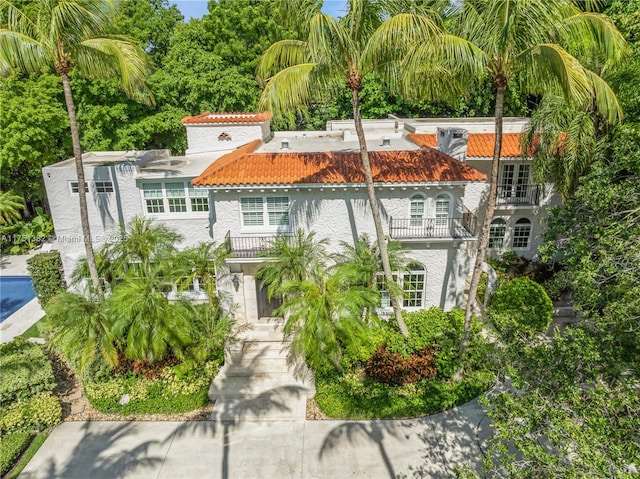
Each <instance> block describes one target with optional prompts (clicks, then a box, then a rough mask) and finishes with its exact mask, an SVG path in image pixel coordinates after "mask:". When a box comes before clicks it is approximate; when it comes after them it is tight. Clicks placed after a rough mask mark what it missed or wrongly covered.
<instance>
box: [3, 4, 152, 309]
mask: <svg viewBox="0 0 640 479" xmlns="http://www.w3.org/2000/svg"><path fill="white" fill-rule="evenodd" d="M0 14H1V15H3V16H5V17H6V19H7V21H6V24H4V25H3V28H2V29H0V73H1V74H2V75H3V76H7V75H9V74H11V73H13V72H16V71H17V72H26V73H37V72H42V71H46V70H47V69H49V68H51V67H53V68H54V70H55V71H56V73H57V74H58V75H59V76H60V78H61V79H62V86H63V90H64V97H65V103H66V106H67V113H68V115H69V126H70V129H71V142H72V145H73V154H74V158H75V163H76V173H77V175H78V185H79V188H78V190H79V194H78V197H79V199H80V220H81V223H82V234H83V236H84V245H85V250H86V255H87V263H88V265H89V271H90V273H91V282H92V284H93V287H94V289H95V291H96V292H97V293H98V295H99V296H101V295H102V286H101V284H100V279H99V277H98V271H97V269H96V265H95V261H94V257H93V245H92V242H91V231H90V228H89V216H88V211H87V198H86V193H85V190H84V185H85V179H84V169H83V164H82V148H81V145H80V134H79V131H78V123H77V120H76V111H75V104H74V101H73V94H72V91H71V80H70V77H69V74H70V73H71V71H72V70H73V69H74V68H77V69H78V70H79V71H80V72H81V73H82V74H83V75H86V76H91V77H109V76H114V75H118V76H120V77H121V79H122V86H123V88H124V90H125V91H126V92H127V93H129V94H131V95H132V96H134V97H135V98H137V99H139V100H141V101H152V96H151V94H150V93H149V91H148V89H147V88H146V85H145V78H146V75H147V72H148V66H149V63H148V60H147V57H146V54H145V53H144V52H143V51H142V50H141V49H140V48H139V47H137V46H135V45H134V44H133V43H132V42H131V41H130V40H129V39H128V38H127V37H123V36H115V35H105V34H104V32H105V31H106V29H107V27H108V26H109V24H110V22H111V20H112V19H113V18H114V14H115V3H114V2H113V1H111V0H102V1H99V0H92V1H84V2H79V1H71V0H68V1H62V0H39V1H37V2H35V4H34V5H33V10H29V11H28V12H27V13H25V12H23V11H21V10H20V9H18V8H17V7H15V6H14V5H13V4H11V3H10V2H8V1H7V0H1V1H0Z"/></svg>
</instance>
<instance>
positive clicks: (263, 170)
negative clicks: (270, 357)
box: [43, 112, 559, 320]
mask: <svg viewBox="0 0 640 479" xmlns="http://www.w3.org/2000/svg"><path fill="white" fill-rule="evenodd" d="M270 118H271V115H270V114H269V113H268V112H265V113H209V112H207V113H203V114H201V115H198V116H193V117H187V118H184V119H183V120H182V123H183V124H184V125H185V127H186V130H187V140H188V149H187V151H186V153H185V155H184V156H172V155H171V153H170V152H169V151H168V150H149V151H111V152H91V153H86V154H84V157H83V158H84V163H85V176H86V178H87V192H88V200H89V215H90V222H91V231H92V235H93V241H94V245H95V246H96V247H99V246H100V245H101V244H103V243H105V242H109V241H113V240H117V235H118V228H119V225H120V224H122V223H127V222H129V221H130V220H131V219H132V218H133V217H135V216H145V217H149V218H153V219H154V220H156V221H157V222H162V223H164V224H166V225H167V226H169V227H171V228H172V229H174V230H175V231H177V232H178V233H180V234H182V235H183V236H184V238H185V239H184V246H189V245H195V244H198V243H200V242H207V241H213V242H216V243H217V244H225V245H226V247H227V249H228V251H229V253H230V254H229V258H228V259H227V262H226V271H225V272H224V273H225V274H220V277H219V288H221V289H222V290H223V291H224V292H225V293H226V295H227V296H228V297H229V298H230V301H232V303H233V304H235V308H236V309H235V310H236V317H237V319H239V320H242V319H246V318H249V317H262V316H269V315H271V312H272V309H273V307H274V306H273V304H271V303H270V302H269V301H268V300H267V297H266V293H265V291H264V289H263V288H262V287H261V285H260V283H259V282H258V281H256V279H255V278H254V275H255V272H256V270H257V268H258V266H259V264H260V263H261V262H262V261H264V259H265V258H264V251H265V249H266V247H268V245H269V244H270V243H271V241H272V240H273V238H275V237H276V236H277V235H290V234H292V233H293V232H295V231H296V230H298V229H302V230H304V231H305V232H315V234H316V237H317V238H326V239H327V240H328V241H329V247H330V249H331V250H333V251H338V250H339V249H340V244H341V242H351V243H352V242H353V241H354V240H355V239H356V238H358V237H359V236H361V235H363V234H368V236H369V237H370V238H372V239H374V238H375V231H374V227H373V221H372V218H371V212H370V209H369V206H368V199H367V193H366V189H365V184H364V174H363V172H362V169H361V166H360V155H359V149H358V142H357V137H356V134H355V128H354V125H353V121H330V122H328V123H327V127H326V130H325V131H287V132H276V133H273V132H271V129H270ZM525 126H526V119H524V118H507V119H505V128H504V131H505V134H504V140H503V148H502V152H503V153H502V158H501V170H500V178H499V181H500V183H499V187H498V208H497V210H496V213H495V217H494V219H493V224H492V227H491V234H490V239H489V246H490V249H491V254H496V255H497V254H500V253H501V252H502V251H504V250H507V249H513V250H515V251H516V252H517V253H518V254H520V255H522V256H526V257H529V258H532V257H534V256H535V255H536V252H537V247H538V245H539V234H540V232H541V225H540V218H541V217H542V216H544V214H545V211H546V208H547V207H548V206H550V205H551V204H553V203H555V202H557V201H559V200H558V198H557V195H555V194H554V193H553V191H552V190H551V188H549V187H545V186H544V185H536V184H533V183H532V178H531V173H532V172H531V159H530V158H528V157H527V156H526V155H522V153H521V146H520V135H521V133H522V131H523V129H524V128H525ZM364 128H365V134H366V139H367V146H368V149H369V151H370V158H371V164H372V170H373V177H374V182H375V187H376V192H377V197H378V201H379V203H380V207H381V208H380V209H381V212H382V215H383V225H384V228H385V229H386V234H387V235H388V237H389V238H390V239H393V240H397V241H399V242H401V243H402V245H403V246H404V247H405V248H406V249H407V251H408V257H409V258H410V260H411V265H410V267H409V268H408V271H403V272H399V274H398V275H397V277H398V281H399V282H400V286H401V287H402V288H403V290H404V307H405V308H407V309H412V308H423V307H430V306H439V307H441V308H444V309H450V308H453V307H458V306H462V302H463V295H464V290H465V287H466V282H467V281H468V277H469V275H470V273H471V269H472V267H473V259H474V255H475V247H476V240H477V228H478V224H477V222H478V221H477V217H478V216H479V214H480V213H481V211H479V208H481V205H482V204H483V199H484V198H485V195H486V194H487V192H488V183H487V173H488V171H489V168H490V163H491V157H492V154H493V148H494V142H495V135H494V133H493V131H494V120H493V118H463V119H401V118H395V117H391V118H389V119H384V120H365V121H364ZM43 175H44V180H45V186H46V190H47V195H48V199H49V204H50V208H51V213H52V216H53V221H54V225H55V230H56V235H57V238H58V248H59V250H60V254H61V257H62V262H63V265H64V268H65V273H66V275H67V277H69V276H70V274H71V272H72V271H73V268H74V267H75V265H76V264H77V262H78V260H79V259H80V258H81V257H82V256H83V255H84V245H83V242H82V237H81V234H82V233H81V227H80V218H79V214H78V199H77V194H78V183H77V179H76V173H75V167H74V162H73V159H69V160H66V161H63V162H60V163H57V164H55V165H51V166H48V167H45V168H43ZM194 289H195V291H196V293H197V291H198V285H197V284H196V285H194ZM388 306H389V305H388V298H385V297H384V295H383V297H382V299H381V308H382V311H384V310H385V308H387V307H388Z"/></svg>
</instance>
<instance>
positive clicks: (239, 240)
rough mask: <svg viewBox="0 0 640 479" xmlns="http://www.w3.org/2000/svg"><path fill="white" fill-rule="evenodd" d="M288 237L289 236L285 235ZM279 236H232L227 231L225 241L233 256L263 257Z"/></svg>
mask: <svg viewBox="0 0 640 479" xmlns="http://www.w3.org/2000/svg"><path fill="white" fill-rule="evenodd" d="M285 237H287V238H288V236H285ZM276 238H277V236H231V232H230V231H227V234H226V236H225V238H224V242H225V245H226V248H227V253H228V254H229V256H231V257H233V258H263V257H266V256H268V251H269V249H270V248H271V246H273V243H274V241H275V240H276Z"/></svg>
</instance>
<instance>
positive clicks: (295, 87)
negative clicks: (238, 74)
mask: <svg viewBox="0 0 640 479" xmlns="http://www.w3.org/2000/svg"><path fill="white" fill-rule="evenodd" d="M285 3H286V4H287V6H288V8H289V10H288V11H289V12H290V14H291V15H292V17H293V18H294V20H296V21H297V22H298V25H308V35H307V39H306V40H304V41H301V40H281V41H279V42H276V43H274V44H273V45H271V46H270V47H269V48H268V49H267V50H266V51H265V52H264V54H263V55H262V58H261V59H260V64H259V66H258V74H257V77H258V80H259V81H260V82H261V83H263V84H264V85H265V88H264V91H263V93H262V96H261V99H260V104H261V106H262V107H263V108H265V109H269V110H272V111H274V113H275V114H276V115H287V114H290V112H291V111H293V110H294V109H296V108H299V107H301V106H304V105H307V104H308V103H309V102H310V101H312V100H314V99H317V98H318V97H319V96H322V95H324V96H326V95H330V94H332V93H335V92H336V91H338V90H339V89H340V88H343V87H344V86H345V85H346V87H347V88H348V89H349V91H350V92H351V98H352V104H353V119H354V123H355V128H356V133H357V136H358V142H359V146H360V157H361V160H362V167H363V170H364V176H365V181H366V186H367V195H368V198H369V204H370V206H371V213H372V216H373V223H374V226H375V231H376V238H377V242H378V248H379V249H380V257H381V259H382V269H383V271H384V277H385V281H386V283H387V285H392V284H393V274H392V270H391V265H390V262H389V253H388V248H387V243H386V239H385V235H384V232H383V229H382V219H381V216H380V208H379V205H378V201H377V198H376V193H375V189H374V183H373V177H372V174H371V164H370V162H369V153H368V150H367V144H366V139H365V134H364V129H363V126H362V118H361V116H360V97H359V92H360V88H361V86H362V79H363V78H364V76H365V75H367V74H368V73H372V72H375V71H377V70H380V69H383V70H386V71H391V70H392V68H391V67H390V66H389V65H394V62H389V61H388V60H389V58H390V57H389V58H383V59H379V58H374V57H373V56H372V55H371V49H372V47H373V46H374V44H373V43H372V42H371V36H372V35H373V34H374V32H375V31H376V29H377V28H378V27H379V26H380V25H381V23H382V21H383V20H384V19H385V18H386V17H387V16H388V14H389V9H388V8H389V6H390V5H391V3H389V4H388V5H387V2H381V1H377V0H349V1H348V9H347V14H346V15H345V16H344V17H343V18H341V19H340V20H336V19H335V18H333V17H331V16H329V15H325V14H323V13H322V12H321V11H320V9H319V8H318V6H317V5H316V4H315V3H314V2H308V1H306V0H289V1H287V2H285ZM421 22H422V24H423V25H426V26H427V27H428V28H425V30H426V31H428V34H427V35H426V36H423V39H425V38H430V37H431V36H434V35H438V34H440V29H439V28H438V27H437V26H436V24H435V23H434V22H433V21H432V20H431V19H429V18H427V17H422V20H421ZM387 37H388V38H390V39H392V38H393V37H394V34H392V33H389V34H388V35H387ZM383 50H384V51H386V52H387V53H388V52H389V51H390V50H392V49H381V50H379V51H383ZM394 72H396V73H397V70H394ZM391 303H392V305H393V309H394V312H395V317H396V321H397V322H398V326H399V328H400V330H401V331H402V333H403V334H404V335H405V336H407V335H408V334H409V333H408V330H407V327H406V325H405V324H404V321H403V319H402V314H401V309H400V308H401V305H402V298H401V297H400V295H397V294H393V295H392V297H391Z"/></svg>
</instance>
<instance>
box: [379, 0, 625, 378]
mask: <svg viewBox="0 0 640 479" xmlns="http://www.w3.org/2000/svg"><path fill="white" fill-rule="evenodd" d="M594 3H597V2H586V3H585V5H586V6H587V7H589V6H592V4H594ZM402 18H403V19H404V23H405V24H406V26H405V28H404V29H403V30H400V31H404V34H405V37H407V39H405V40H404V41H405V42H409V43H413V45H412V48H410V49H409V51H408V53H407V55H406V56H405V58H404V61H403V62H402V68H403V70H404V71H405V72H406V76H405V81H404V83H403V85H404V86H405V87H407V86H411V85H415V86H414V87H413V89H414V90H415V91H417V92H418V94H420V93H422V92H424V91H426V92H429V93H434V92H433V90H434V88H435V87H437V86H438V85H437V84H436V83H433V81H434V77H436V76H437V74H438V72H439V71H441V70H442V69H443V68H444V69H445V71H446V72H451V73H452V74H453V78H454V79H455V78H456V77H458V78H459V77H462V78H467V79H468V80H470V81H472V82H473V81H474V80H477V79H483V78H486V75H487V74H488V76H489V79H490V81H491V83H492V85H493V88H495V90H496V101H495V135H496V141H495V145H494V153H493V160H492V163H491V173H490V176H489V182H490V188H489V194H488V197H487V202H486V208H485V209H484V219H483V220H482V228H481V229H480V232H479V235H478V241H477V253H476V259H475V264H474V269H473V274H472V277H471V284H470V287H469V295H468V299H467V306H466V311H465V327H464V334H463V335H462V339H461V357H462V358H464V354H465V350H466V347H467V344H468V341H469V330H470V326H471V317H472V315H473V309H474V305H475V299H476V295H477V291H478V284H479V281H480V276H481V273H482V263H483V262H484V259H485V256H486V250H487V244H488V238H489V228H490V226H491V221H492V219H493V213H494V211H495V205H496V195H497V188H498V184H497V177H498V169H499V162H500V153H501V149H502V131H503V127H502V123H503V121H502V118H503V110H504V96H505V91H506V90H507V89H508V88H509V87H510V83H512V82H513V80H514V78H515V75H516V74H517V73H519V75H518V79H519V81H520V88H521V90H522V92H523V93H528V94H532V95H545V94H555V95H562V96H563V97H564V98H565V101H566V102H567V103H568V104H571V105H578V106H580V107H586V106H587V105H593V108H594V109H595V110H596V111H598V112H599V113H600V114H601V115H602V116H603V117H604V118H605V119H606V120H607V121H609V122H612V123H613V122H616V121H618V119H619V118H620V116H621V111H620V106H619V104H618V101H617V99H616V97H615V94H614V93H613V91H612V90H611V88H610V87H609V86H608V85H607V83H606V82H605V81H604V80H602V79H601V78H600V77H599V76H598V75H597V74H596V73H594V72H593V71H591V70H589V69H587V68H586V67H584V66H583V65H582V64H581V63H580V60H579V59H578V58H576V57H575V56H573V55H571V53H570V52H569V50H567V48H570V47H575V46H576V45H579V46H580V47H581V51H583V52H585V51H589V52H593V50H594V49H595V48H597V49H598V50H599V51H600V52H601V54H602V55H603V56H604V58H605V59H606V60H610V59H616V58H619V57H620V55H621V53H622V51H623V47H624V45H625V42H624V39H623V37H622V36H621V35H620V33H619V32H618V31H617V29H616V28H615V26H614V25H613V24H612V23H611V22H610V21H609V20H608V19H607V18H606V17H605V16H603V15H600V14H598V13H594V12H591V11H587V12H584V11H582V10H580V9H579V8H578V7H577V6H576V2H572V1H570V0H561V1H556V2H551V3H550V2H546V1H544V0H474V1H467V2H464V3H463V4H462V5H461V6H459V7H458V11H457V12H456V14H455V15H454V16H453V18H452V19H451V25H452V32H453V33H455V34H457V35H459V37H461V38H464V39H465V40H467V41H468V43H462V44H460V43H457V42H452V43H451V44H452V45H453V46H454V47H455V46H457V48H447V46H448V45H447V43H445V42H442V41H436V42H432V43H429V42H425V41H424V36H425V35H426V33H422V34H421V33H420V31H421V30H424V29H425V28H426V27H422V26H421V22H423V21H424V20H422V19H420V20H419V19H418V17H410V16H405V17H402ZM392 21H393V19H391V21H390V22H392ZM391 26H393V23H391ZM407 26H411V28H407ZM385 31H386V32H388V37H389V38H392V39H393V38H395V37H397V36H400V37H402V35H398V34H396V35H395V36H394V35H392V34H393V32H394V30H393V29H391V28H386V30H385ZM395 31H398V30H397V29H396V30H395ZM387 43H389V42H387ZM425 83H426V84H425ZM429 83H430V84H432V86H429ZM452 83H453V82H452ZM433 85H435V87H434V86H433ZM436 93H437V92H436ZM458 376H459V375H458Z"/></svg>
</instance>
